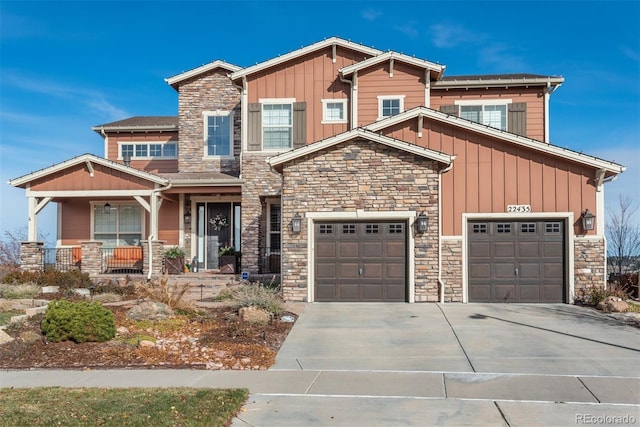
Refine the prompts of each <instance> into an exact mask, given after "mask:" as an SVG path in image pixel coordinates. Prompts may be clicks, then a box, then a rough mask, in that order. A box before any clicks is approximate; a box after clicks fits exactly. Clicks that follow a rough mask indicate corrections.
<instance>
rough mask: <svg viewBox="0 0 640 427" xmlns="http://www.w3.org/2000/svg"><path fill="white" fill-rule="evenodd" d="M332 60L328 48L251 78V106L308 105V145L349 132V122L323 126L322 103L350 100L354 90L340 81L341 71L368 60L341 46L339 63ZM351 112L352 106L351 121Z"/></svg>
mask: <svg viewBox="0 0 640 427" xmlns="http://www.w3.org/2000/svg"><path fill="white" fill-rule="evenodd" d="M332 57H333V54H332V48H331V47H327V48H325V49H321V50H318V51H316V52H312V53H310V54H308V55H303V56H301V57H298V58H295V59H292V60H291V61H287V62H286V63H284V64H280V65H277V66H274V67H272V68H269V69H268V70H264V71H261V72H258V73H255V74H252V75H250V76H248V78H247V84H248V101H249V103H250V104H254V103H258V102H259V101H260V99H273V98H294V99H295V100H296V101H298V102H306V132H305V133H306V143H310V142H313V141H317V140H320V139H325V138H328V137H331V136H333V135H336V134H339V133H341V132H345V131H346V130H348V128H349V125H348V123H337V124H322V100H323V99H349V98H350V96H351V95H350V93H351V87H350V85H349V84H347V83H344V82H342V81H341V80H340V79H339V77H338V70H339V69H340V68H343V67H346V66H347V65H351V64H353V63H355V62H358V61H361V60H363V59H366V58H365V57H364V55H363V54H362V53H358V52H354V51H351V50H349V49H345V48H343V47H340V46H338V47H337V48H336V62H335V63H334V62H333V60H332ZM349 109H350V106H349V105H348V108H347V111H345V114H346V116H347V119H350V117H349ZM250 132H251V131H250Z"/></svg>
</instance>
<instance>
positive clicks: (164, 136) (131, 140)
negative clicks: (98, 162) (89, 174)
mask: <svg viewBox="0 0 640 427" xmlns="http://www.w3.org/2000/svg"><path fill="white" fill-rule="evenodd" d="M168 141H172V142H175V143H176V144H178V133H177V132H170V133H169V132H167V133H165V132H163V133H158V132H156V133H142V132H139V133H135V134H126V135H125V134H110V135H109V139H108V146H107V159H109V160H111V161H114V162H118V163H122V160H118V155H119V154H120V153H119V146H120V144H135V143H145V142H147V143H148V142H168ZM179 149H180V147H178V150H179ZM131 167H133V168H136V169H140V170H144V171H147V172H151V173H175V172H178V159H177V158H176V159H146V160H136V159H135V158H133V159H132V160H131Z"/></svg>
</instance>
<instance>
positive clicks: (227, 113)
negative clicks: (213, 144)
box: [202, 110, 234, 160]
mask: <svg viewBox="0 0 640 427" xmlns="http://www.w3.org/2000/svg"><path fill="white" fill-rule="evenodd" d="M224 116H229V128H230V129H229V138H230V139H231V140H230V141H229V144H230V147H231V150H230V152H231V154H228V155H217V156H214V155H209V154H208V150H209V147H208V146H207V136H208V126H209V123H208V119H207V118H208V117H224ZM233 117H234V116H233V111H223V110H216V111H203V112H202V118H203V120H202V125H203V133H202V140H203V156H202V158H203V159H204V160H211V159H228V158H233V141H234V136H233Z"/></svg>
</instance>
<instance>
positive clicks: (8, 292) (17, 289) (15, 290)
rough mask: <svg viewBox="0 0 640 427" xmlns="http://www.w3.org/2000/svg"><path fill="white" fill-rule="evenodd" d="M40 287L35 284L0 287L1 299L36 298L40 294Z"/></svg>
mask: <svg viewBox="0 0 640 427" xmlns="http://www.w3.org/2000/svg"><path fill="white" fill-rule="evenodd" d="M40 289H41V288H40V286H38V285H34V284H33V283H22V284H20V285H0V298H6V299H21V298H34V297H36V296H38V295H39V294H40Z"/></svg>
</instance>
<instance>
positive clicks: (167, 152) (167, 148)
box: [163, 142, 178, 157]
mask: <svg viewBox="0 0 640 427" xmlns="http://www.w3.org/2000/svg"><path fill="white" fill-rule="evenodd" d="M163 148H164V157H176V155H177V154H178V150H177V145H176V144H175V143H173V142H171V143H168V144H164V146H163Z"/></svg>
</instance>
